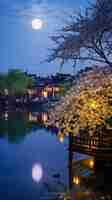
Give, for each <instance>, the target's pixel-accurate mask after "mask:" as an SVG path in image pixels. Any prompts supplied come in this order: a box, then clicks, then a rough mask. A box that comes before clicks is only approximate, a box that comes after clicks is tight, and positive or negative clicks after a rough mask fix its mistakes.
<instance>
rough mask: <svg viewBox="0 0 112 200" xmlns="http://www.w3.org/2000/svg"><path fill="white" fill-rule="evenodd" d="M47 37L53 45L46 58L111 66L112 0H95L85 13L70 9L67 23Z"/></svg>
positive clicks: (74, 63)
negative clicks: (73, 11)
mask: <svg viewBox="0 0 112 200" xmlns="http://www.w3.org/2000/svg"><path fill="white" fill-rule="evenodd" d="M51 39H52V40H53V41H54V42H55V47H54V48H53V49H52V53H51V55H50V56H49V58H48V61H49V62H51V61H53V60H55V59H59V60H60V61H61V65H62V66H63V64H64V63H65V62H66V61H69V60H71V61H73V66H75V65H76V64H77V62H80V61H83V62H88V61H92V62H95V63H96V62H98V63H104V64H107V65H109V66H112V0H96V3H94V4H90V5H89V6H88V8H87V9H85V13H84V12H83V13H81V12H80V13H78V14H76V13H73V15H72V16H70V20H69V21H68V24H66V25H65V26H64V27H63V28H62V30H61V31H60V32H59V33H57V34H56V35H54V36H52V37H51Z"/></svg>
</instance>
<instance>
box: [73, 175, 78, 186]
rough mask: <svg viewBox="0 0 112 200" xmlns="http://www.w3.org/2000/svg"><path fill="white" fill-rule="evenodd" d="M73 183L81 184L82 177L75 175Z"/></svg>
mask: <svg viewBox="0 0 112 200" xmlns="http://www.w3.org/2000/svg"><path fill="white" fill-rule="evenodd" d="M73 183H74V184H76V185H79V184H80V178H79V177H78V176H74V178H73Z"/></svg>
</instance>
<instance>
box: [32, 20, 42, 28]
mask: <svg viewBox="0 0 112 200" xmlns="http://www.w3.org/2000/svg"><path fill="white" fill-rule="evenodd" d="M42 27H43V21H42V20H41V19H33V20H32V29H34V30H39V29H42Z"/></svg>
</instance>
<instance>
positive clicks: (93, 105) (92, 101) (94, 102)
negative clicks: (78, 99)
mask: <svg viewBox="0 0 112 200" xmlns="http://www.w3.org/2000/svg"><path fill="white" fill-rule="evenodd" d="M89 105H90V107H91V108H93V109H95V108H96V106H97V104H96V101H95V100H91V101H90V102H89Z"/></svg>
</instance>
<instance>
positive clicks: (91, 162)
mask: <svg viewBox="0 0 112 200" xmlns="http://www.w3.org/2000/svg"><path fill="white" fill-rule="evenodd" d="M89 165H90V167H91V168H93V167H94V160H90V163H89Z"/></svg>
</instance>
